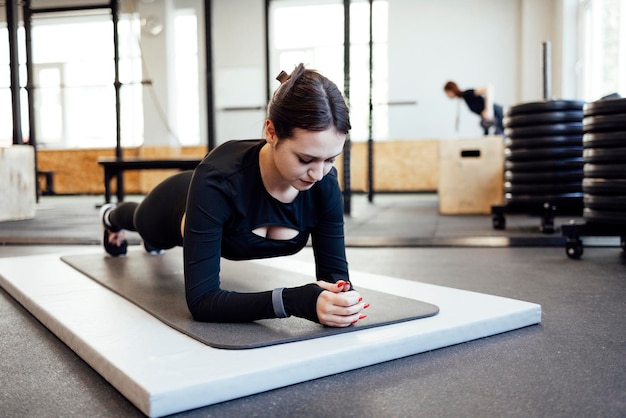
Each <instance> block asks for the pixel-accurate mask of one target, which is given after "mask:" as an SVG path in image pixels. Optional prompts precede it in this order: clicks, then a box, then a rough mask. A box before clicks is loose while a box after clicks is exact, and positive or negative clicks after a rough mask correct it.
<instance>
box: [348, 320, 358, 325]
mask: <svg viewBox="0 0 626 418" xmlns="http://www.w3.org/2000/svg"><path fill="white" fill-rule="evenodd" d="M357 322H359V320H358V319H357V320H356V321H354V322H350V325H354V324H356V323H357Z"/></svg>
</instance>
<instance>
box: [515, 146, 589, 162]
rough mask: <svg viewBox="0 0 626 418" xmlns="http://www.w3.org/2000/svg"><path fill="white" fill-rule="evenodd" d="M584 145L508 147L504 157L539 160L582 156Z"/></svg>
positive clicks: (519, 159)
mask: <svg viewBox="0 0 626 418" xmlns="http://www.w3.org/2000/svg"><path fill="white" fill-rule="evenodd" d="M582 155H583V147H561V148H506V149H505V150H504V157H505V158H506V159H507V160H509V161H537V160H560V159H569V158H580V157H582Z"/></svg>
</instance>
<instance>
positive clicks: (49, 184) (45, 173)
mask: <svg viewBox="0 0 626 418" xmlns="http://www.w3.org/2000/svg"><path fill="white" fill-rule="evenodd" d="M54 173H56V171H54V170H37V180H39V178H40V177H43V179H44V186H45V187H43V188H41V189H40V191H41V194H42V195H44V196H49V195H53V194H54Z"/></svg>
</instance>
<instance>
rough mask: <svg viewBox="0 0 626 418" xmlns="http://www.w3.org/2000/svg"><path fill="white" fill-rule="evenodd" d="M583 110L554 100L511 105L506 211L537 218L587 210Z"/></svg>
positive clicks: (580, 105)
mask: <svg viewBox="0 0 626 418" xmlns="http://www.w3.org/2000/svg"><path fill="white" fill-rule="evenodd" d="M583 105H584V102H581V101H576V100H550V101H544V102H532V103H523V104H520V105H516V106H512V107H510V108H509V109H508V110H507V113H506V117H505V118H504V127H505V131H504V132H505V145H506V148H505V185H504V192H505V199H506V207H507V208H508V209H513V210H514V211H516V212H524V211H527V212H528V213H529V214H535V213H539V212H540V211H542V210H543V209H544V208H545V207H547V205H548V206H550V207H551V208H553V209H554V213H555V214H568V215H580V214H581V213H582V211H583V190H582V180H583V127H582V120H583Z"/></svg>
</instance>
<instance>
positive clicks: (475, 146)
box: [438, 136, 504, 215]
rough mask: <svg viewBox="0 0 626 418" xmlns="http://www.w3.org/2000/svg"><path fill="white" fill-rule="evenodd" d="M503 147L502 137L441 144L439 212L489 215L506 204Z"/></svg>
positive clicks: (444, 213) (458, 140) (460, 140)
mask: <svg viewBox="0 0 626 418" xmlns="http://www.w3.org/2000/svg"><path fill="white" fill-rule="evenodd" d="M503 170H504V144H503V139H502V137H501V136H485V137H482V138H479V139H450V140H441V141H440V142H439V187H438V193H439V213H441V214H443V215H456V214H489V213H491V206H492V205H498V204H502V203H503V197H504V173H503Z"/></svg>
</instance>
